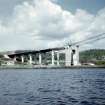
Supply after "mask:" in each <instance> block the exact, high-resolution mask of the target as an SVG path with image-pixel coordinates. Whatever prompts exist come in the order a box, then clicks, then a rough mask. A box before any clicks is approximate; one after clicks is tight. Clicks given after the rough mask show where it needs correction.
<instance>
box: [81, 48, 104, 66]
mask: <svg viewBox="0 0 105 105" xmlns="http://www.w3.org/2000/svg"><path fill="white" fill-rule="evenodd" d="M80 62H81V63H88V62H93V63H95V64H99V65H101V64H105V49H91V50H86V51H82V52H80Z"/></svg>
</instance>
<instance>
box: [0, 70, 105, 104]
mask: <svg viewBox="0 0 105 105" xmlns="http://www.w3.org/2000/svg"><path fill="white" fill-rule="evenodd" d="M0 105H105V69H79V70H78V69H77V70H76V69H72V70H69V69H59V70H52V69H51V70H47V69H46V70H45V69H44V70H41V69H40V70H35V69H33V70H32V69H29V70H23V69H22V70H0Z"/></svg>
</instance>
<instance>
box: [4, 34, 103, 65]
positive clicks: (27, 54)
mask: <svg viewBox="0 0 105 105" xmlns="http://www.w3.org/2000/svg"><path fill="white" fill-rule="evenodd" d="M104 35H105V33H102V34H98V35H95V36H94V37H89V38H87V39H85V40H81V41H78V42H75V43H71V44H70V43H68V45H67V46H66V47H64V46H63V47H55V48H48V49H42V50H24V51H14V52H7V53H6V56H5V57H7V58H10V59H11V60H12V61H13V62H14V63H16V62H18V63H20V64H28V65H39V66H42V65H47V66H48V65H50V66H61V65H63V66H67V67H68V66H78V65H80V63H79V45H82V44H87V43H90V42H96V40H100V39H103V38H105V36H104ZM60 58H63V59H60Z"/></svg>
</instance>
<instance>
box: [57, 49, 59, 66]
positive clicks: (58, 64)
mask: <svg viewBox="0 0 105 105" xmlns="http://www.w3.org/2000/svg"><path fill="white" fill-rule="evenodd" d="M57 66H59V51H58V52H57Z"/></svg>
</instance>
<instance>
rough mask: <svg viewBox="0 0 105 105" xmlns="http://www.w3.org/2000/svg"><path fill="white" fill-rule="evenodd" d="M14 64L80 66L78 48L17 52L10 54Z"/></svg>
mask: <svg viewBox="0 0 105 105" xmlns="http://www.w3.org/2000/svg"><path fill="white" fill-rule="evenodd" d="M8 56H9V57H10V59H11V60H12V61H14V64H24V65H25V64H26V65H27V64H28V65H46V66H72V65H75V66H76V65H78V64H79V51H78V47H77V46H76V47H74V48H73V49H72V48H71V47H68V48H64V47H61V48H52V49H45V50H39V51H16V52H14V53H10V54H8Z"/></svg>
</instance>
